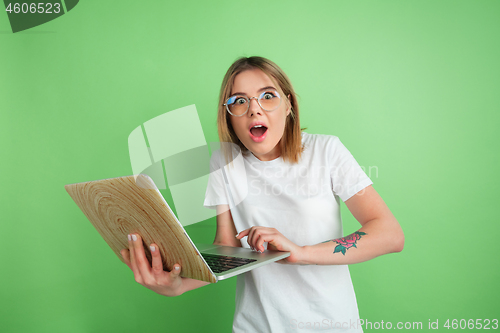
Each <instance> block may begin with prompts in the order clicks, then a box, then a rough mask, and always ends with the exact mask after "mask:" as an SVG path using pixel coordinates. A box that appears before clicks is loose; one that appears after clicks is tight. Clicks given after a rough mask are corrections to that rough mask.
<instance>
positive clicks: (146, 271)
mask: <svg viewBox="0 0 500 333" xmlns="http://www.w3.org/2000/svg"><path fill="white" fill-rule="evenodd" d="M132 243H133V244H134V251H135V260H136V264H137V267H138V268H139V270H140V272H141V276H142V277H143V278H147V276H148V275H151V264H150V263H149V261H148V259H147V258H146V253H145V252H144V244H143V243H142V238H141V236H139V235H138V234H132Z"/></svg>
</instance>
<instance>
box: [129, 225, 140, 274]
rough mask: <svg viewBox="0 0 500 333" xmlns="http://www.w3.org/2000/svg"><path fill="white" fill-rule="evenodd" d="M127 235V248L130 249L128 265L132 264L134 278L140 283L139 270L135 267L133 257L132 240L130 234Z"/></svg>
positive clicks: (135, 262)
mask: <svg viewBox="0 0 500 333" xmlns="http://www.w3.org/2000/svg"><path fill="white" fill-rule="evenodd" d="M127 237H128V248H129V249H130V266H132V272H134V278H135V281H136V282H137V283H142V278H141V272H140V271H139V268H138V267H137V260H136V259H135V250H134V241H133V240H132V234H129V235H127Z"/></svg>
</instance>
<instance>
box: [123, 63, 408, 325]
mask: <svg viewBox="0 0 500 333" xmlns="http://www.w3.org/2000/svg"><path fill="white" fill-rule="evenodd" d="M218 112H219V113H218V121H217V122H218V130H219V138H220V140H221V142H231V143H234V144H235V145H237V146H238V147H239V148H240V149H241V151H242V153H243V154H242V157H243V162H244V170H245V173H246V177H245V178H246V179H242V178H241V177H240V176H238V174H237V173H235V174H233V175H231V173H229V175H228V182H229V186H230V188H231V189H232V191H233V192H234V194H235V196H237V197H239V198H242V201H241V202H239V203H238V204H237V205H236V206H235V207H231V208H230V209H229V208H228V203H229V201H228V198H227V194H226V191H225V189H224V186H222V185H221V184H223V181H222V180H221V179H219V178H218V176H217V173H215V172H212V173H211V176H210V179H209V184H208V189H207V194H206V199H205V206H208V207H211V208H216V209H217V214H218V215H217V231H216V236H215V241H214V243H215V244H219V245H228V246H244V247H250V248H252V249H254V250H255V251H264V250H265V249H266V248H267V249H273V250H279V251H289V252H291V255H290V256H289V257H288V258H286V259H283V260H281V262H280V263H274V264H269V265H266V266H263V267H261V268H257V269H254V270H252V271H250V272H248V273H245V274H243V275H240V276H239V277H238V281H237V291H236V312H235V316H234V323H233V331H234V332H290V331H293V330H295V329H302V328H303V329H317V330H325V329H335V330H338V331H346V332H347V331H353V332H354V331H356V332H359V331H361V328H360V325H359V315H358V309H357V304H356V299H355V295H354V290H353V287H352V283H351V278H350V275H349V270H348V266H347V265H348V264H354V263H359V262H362V261H366V260H370V259H373V258H375V257H377V256H379V255H383V254H386V253H392V252H399V251H401V250H402V249H403V245H404V235H403V232H402V230H401V227H400V225H399V223H398V221H397V220H396V218H395V217H394V216H393V214H392V213H391V211H390V210H389V208H388V207H387V206H386V204H385V203H384V201H383V200H382V198H381V197H380V196H379V195H378V193H377V192H376V191H375V189H374V188H373V187H372V186H371V184H372V182H371V180H370V179H369V178H368V177H367V176H366V174H365V173H364V172H363V171H362V169H361V168H360V166H359V165H358V164H357V162H356V161H355V159H354V158H353V156H352V155H351V154H350V153H349V151H348V150H347V149H346V148H345V147H344V146H343V144H342V143H341V142H340V140H339V139H338V138H337V137H335V136H328V135H311V134H307V133H305V132H302V131H301V128H300V122H299V107H298V104H297V99H296V95H295V92H294V90H293V87H292V85H291V83H290V80H289V79H288V77H287V76H286V74H285V73H284V72H283V71H282V70H281V69H280V68H279V67H278V66H277V65H276V64H275V63H273V62H272V61H270V60H268V59H265V58H262V57H249V58H240V59H238V60H237V61H236V62H234V63H233V64H232V66H231V67H230V68H229V70H228V71H227V73H226V75H225V77H224V80H223V83H222V87H221V92H220V96H219V110H218ZM320 112H326V111H324V110H320ZM229 154H230V152H229V151H223V152H222V153H218V154H214V155H213V157H212V161H211V168H212V170H216V169H217V168H220V167H223V166H224V165H225V164H226V163H227V161H228V159H229ZM228 169H229V170H230V169H231V168H230V167H228ZM339 200H342V201H344V203H345V204H346V206H347V207H348V209H349V210H350V211H351V213H352V214H353V215H354V217H355V218H356V219H357V220H358V221H359V223H360V224H361V228H360V229H359V230H358V231H356V232H354V233H353V234H351V235H349V236H346V237H342V236H343V231H342V221H341V216H340V201H339ZM233 216H234V217H235V218H233ZM236 217H238V218H236ZM235 235H236V236H235ZM129 245H130V251H129V250H126V249H124V250H122V252H121V253H122V255H123V257H124V259H125V261H126V262H127V264H128V266H129V267H130V268H131V269H132V271H133V272H134V277H135V279H136V281H137V282H138V283H140V284H142V285H144V286H145V287H147V288H149V289H151V290H153V291H155V292H157V293H159V294H162V295H166V296H177V295H180V294H182V293H184V292H186V291H188V290H192V289H195V288H198V287H201V286H204V285H206V284H207V283H205V282H201V281H197V280H192V279H187V278H181V277H179V273H180V270H181V267H180V265H175V266H174V270H173V271H171V272H165V271H163V269H162V262H161V257H160V255H159V253H158V251H155V249H156V248H157V247H156V244H151V250H152V254H153V260H152V265H150V264H149V262H148V261H147V259H146V257H145V254H144V250H143V247H142V240H141V239H140V237H139V236H138V235H135V234H134V235H130V237H129Z"/></svg>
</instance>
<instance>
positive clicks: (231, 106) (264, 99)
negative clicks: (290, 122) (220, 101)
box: [224, 90, 281, 117]
mask: <svg viewBox="0 0 500 333" xmlns="http://www.w3.org/2000/svg"><path fill="white" fill-rule="evenodd" d="M254 98H255V99H256V100H257V103H259V105H260V107H261V108H262V110H264V111H267V112H271V111H274V110H276V109H277V108H278V107H279V106H280V104H281V98H280V95H279V94H278V92H277V91H276V90H266V91H264V92H263V93H261V94H260V95H259V97H258V98H257V97H250V98H248V97H246V96H245V95H234V96H231V97H229V98H228V99H227V101H226V103H225V104H224V105H225V106H226V110H227V112H229V114H231V115H232V116H235V117H241V116H243V115H244V114H246V113H247V112H248V109H249V108H250V101H251V100H252V99H254Z"/></svg>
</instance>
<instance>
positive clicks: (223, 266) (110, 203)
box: [65, 174, 290, 283]
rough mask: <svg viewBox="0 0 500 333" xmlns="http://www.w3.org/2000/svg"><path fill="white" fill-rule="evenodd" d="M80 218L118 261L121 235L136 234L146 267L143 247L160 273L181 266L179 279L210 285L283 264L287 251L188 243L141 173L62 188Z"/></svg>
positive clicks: (125, 241) (123, 239)
mask: <svg viewBox="0 0 500 333" xmlns="http://www.w3.org/2000/svg"><path fill="white" fill-rule="evenodd" d="M65 189H66V191H67V192H68V193H69V195H70V196H71V198H72V199H73V200H74V201H75V203H76V204H77V205H78V207H80V209H81V210H82V212H83V213H84V214H85V216H86V217H87V218H88V219H89V221H90V222H91V223H92V225H93V226H94V227H95V228H96V229H97V231H98V232H99V234H100V235H101V236H102V238H104V240H105V241H106V243H107V244H108V245H109V246H110V247H111V249H112V250H113V252H114V253H115V254H116V255H117V256H118V258H120V260H121V261H122V262H124V260H123V258H122V256H121V254H120V250H121V249H124V248H128V247H129V245H128V239H127V235H128V234H130V233H138V234H139V235H141V237H142V239H143V242H144V252H145V253H146V257H147V258H148V260H149V262H150V263H151V252H150V249H149V244H151V243H156V244H157V245H158V250H159V251H160V254H161V257H162V260H163V269H164V270H167V271H171V270H172V269H173V266H174V265H175V264H176V263H179V264H180V265H181V273H180V275H181V276H182V277H188V278H192V279H196V280H201V281H206V282H210V283H216V282H217V281H219V280H224V279H227V278H230V277H233V276H236V275H238V274H241V273H244V272H247V271H249V270H252V269H255V268H258V267H261V266H263V265H266V264H269V263H272V262H275V261H277V260H281V259H284V258H286V257H288V256H289V255H290V252H281V251H270V250H266V251H264V252H263V253H258V252H255V251H252V250H251V249H249V248H242V247H230V246H220V245H213V244H196V245H195V244H194V243H193V242H192V241H191V239H190V238H189V236H188V234H187V233H186V230H185V229H184V227H183V226H182V224H181V223H180V222H179V220H178V219H177V217H176V216H175V214H174V213H173V212H172V209H170V207H169V205H168V204H167V202H166V201H165V199H164V198H163V196H162V195H161V193H160V191H159V190H158V188H157V187H156V185H155V183H154V182H153V180H152V179H151V178H150V177H149V176H147V175H144V174H140V175H133V176H126V177H118V178H110V179H103V180H96V181H90V182H84V183H77V184H68V185H65Z"/></svg>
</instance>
